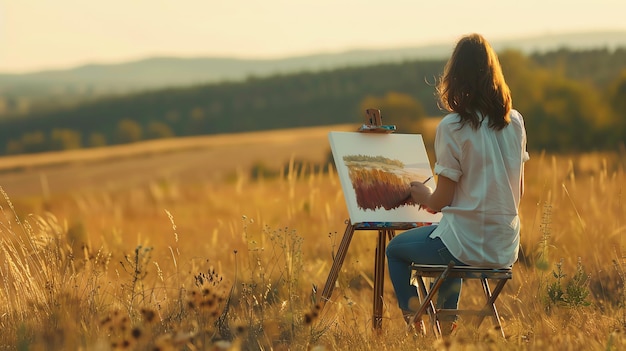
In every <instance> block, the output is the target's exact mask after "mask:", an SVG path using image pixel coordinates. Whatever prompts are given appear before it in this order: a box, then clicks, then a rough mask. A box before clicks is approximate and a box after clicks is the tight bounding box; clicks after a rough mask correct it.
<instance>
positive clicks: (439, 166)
mask: <svg viewBox="0 0 626 351" xmlns="http://www.w3.org/2000/svg"><path fill="white" fill-rule="evenodd" d="M510 117H511V123H509V124H508V125H507V126H506V127H505V128H504V129H502V130H499V131H496V130H493V129H491V128H489V126H488V117H486V118H484V119H483V122H482V123H481V125H480V127H479V128H478V129H476V130H475V129H473V128H472V127H471V126H470V125H469V124H466V125H464V126H463V127H462V128H461V124H460V123H459V121H460V117H459V115H458V114H456V113H451V114H448V115H447V116H445V117H444V118H443V119H442V120H441V122H440V123H439V125H438V126H437V135H436V138H435V155H436V159H437V162H436V163H435V174H438V175H442V176H444V177H447V178H450V179H451V180H453V181H455V182H456V189H455V192H454V198H453V199H452V203H451V204H450V205H449V206H446V207H444V208H443V209H442V210H441V212H442V218H441V221H440V223H439V226H438V227H437V228H436V229H435V230H434V231H433V233H432V234H431V235H430V237H431V238H435V237H440V238H441V240H442V241H443V243H444V244H445V245H446V247H447V248H448V250H449V251H450V253H451V254H452V255H453V256H454V257H456V258H457V259H458V260H460V261H461V262H464V263H466V264H468V265H473V266H482V267H492V268H501V267H508V266H511V265H512V264H513V263H514V262H515V261H517V254H518V249H519V241H520V219H519V215H518V208H519V202H520V196H521V194H520V181H521V171H522V164H523V163H524V162H526V161H527V160H528V159H529V155H528V152H527V151H526V130H525V128H524V120H523V118H522V115H521V114H520V113H519V112H517V111H515V110H511V113H510Z"/></svg>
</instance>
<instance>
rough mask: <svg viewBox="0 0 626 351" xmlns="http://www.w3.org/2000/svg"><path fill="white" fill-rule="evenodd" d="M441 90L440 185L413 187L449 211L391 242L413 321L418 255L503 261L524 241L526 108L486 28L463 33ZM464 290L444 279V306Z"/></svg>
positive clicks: (436, 208)
mask: <svg viewBox="0 0 626 351" xmlns="http://www.w3.org/2000/svg"><path fill="white" fill-rule="evenodd" d="M437 93H438V95H439V100H440V103H441V105H442V107H444V108H445V109H446V110H448V111H449V112H450V113H449V114H448V115H446V116H445V117H444V118H443V119H442V120H441V122H440V123H439V125H438V126H437V135H436V138H435V156H436V163H435V174H436V175H437V176H438V182H437V187H436V189H435V190H434V191H433V190H432V189H430V188H429V187H428V186H426V185H424V184H422V183H421V182H414V183H411V188H410V195H411V197H412V199H413V201H414V202H415V203H417V204H419V205H420V206H421V207H422V208H425V209H426V210H428V211H431V212H442V218H441V221H440V223H439V225H434V226H426V227H419V228H415V229H411V230H408V231H406V232H405V233H402V234H400V235H398V236H396V237H395V238H394V239H393V240H391V241H390V242H389V245H388V246H387V259H388V263H389V274H390V278H391V281H392V283H393V286H394V289H395V292H396V296H397V298H398V305H399V306H400V308H401V309H402V311H403V315H404V316H405V320H407V321H408V318H409V317H410V316H411V315H412V314H413V313H414V311H416V310H417V308H418V307H419V300H418V298H417V291H416V289H415V287H413V286H411V285H410V284H409V279H410V274H411V272H410V267H409V266H410V264H411V263H412V262H413V263H420V264H447V263H449V262H450V261H451V260H452V261H454V262H455V263H456V264H457V265H472V266H481V267H493V268H502V267H508V266H511V265H512V264H513V263H514V262H515V261H516V260H517V254H518V249H519V238H520V220H519V215H518V208H519V202H520V198H521V196H522V193H523V183H524V162H526V161H527V160H528V158H529V156H528V153H527V152H526V131H525V128H524V121H523V118H522V116H521V115H520V114H519V113H518V112H517V111H515V110H512V109H511V93H510V91H509V87H508V86H507V84H506V82H505V80H504V76H503V75H502V69H501V67H500V63H499V62H498V58H497V55H496V53H495V52H494V51H493V49H492V48H491V46H490V45H489V43H488V42H487V41H486V40H485V39H484V38H483V37H482V36H481V35H479V34H471V35H468V36H465V37H463V38H461V39H460V40H459V42H458V43H457V45H456V47H455V49H454V52H453V53H452V56H451V57H450V59H449V61H448V62H447V64H446V66H445V69H444V73H443V76H442V78H441V79H440V80H439V83H438V86H437ZM408 191H409V190H407V192H408ZM407 195H408V194H407ZM460 293H461V279H459V278H457V279H447V280H445V281H444V283H443V284H442V285H441V287H440V290H439V295H438V299H437V306H438V308H445V309H456V308H457V306H458V302H459V297H460ZM455 320H456V317H454V316H452V317H451V319H450V320H447V321H445V320H444V321H442V323H441V324H442V326H441V327H442V332H444V333H449V332H451V331H452V329H453V328H454V327H455V326H456V323H455Z"/></svg>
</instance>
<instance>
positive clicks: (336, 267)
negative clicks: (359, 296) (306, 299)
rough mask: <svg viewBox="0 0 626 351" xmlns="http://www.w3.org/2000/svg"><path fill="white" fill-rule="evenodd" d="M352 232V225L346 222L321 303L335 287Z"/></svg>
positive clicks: (324, 301) (325, 300)
mask: <svg viewBox="0 0 626 351" xmlns="http://www.w3.org/2000/svg"><path fill="white" fill-rule="evenodd" d="M353 234H354V226H353V225H352V224H350V223H348V226H347V227H346V230H345V232H344V233H343V238H342V239H341V243H340V244H339V249H338V250H337V255H336V256H335V259H334V260H333V266H332V268H331V269H330V273H328V278H327V279H326V284H325V285H324V290H323V291H322V298H321V302H322V303H323V304H326V302H327V301H328V300H330V296H331V295H332V294H333V289H335V282H336V281H337V277H338V276H339V271H340V270H341V266H342V265H343V260H344V259H345V258H346V252H348V246H350V241H351V240H352V235H353Z"/></svg>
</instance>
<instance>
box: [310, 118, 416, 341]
mask: <svg viewBox="0 0 626 351" xmlns="http://www.w3.org/2000/svg"><path fill="white" fill-rule="evenodd" d="M365 113H366V117H367V118H366V121H367V123H366V124H365V125H363V126H362V127H361V128H359V132H362V133H392V132H393V131H395V127H393V126H383V124H382V119H381V116H380V111H379V110H376V109H367V110H366V111H365ZM413 227H414V226H413V225H411V224H409V223H407V226H406V227H405V226H402V225H401V224H399V225H395V226H393V227H379V226H376V225H372V224H352V223H351V222H350V221H349V220H348V224H347V226H346V230H345V232H344V233H343V238H342V239H341V243H340V244H339V249H338V250H337V255H336V256H335V258H334V260H333V266H332V268H331V269H330V273H329V274H328V278H327V279H326V284H325V285H324V290H323V291H322V295H321V301H322V303H323V304H326V302H327V301H328V300H330V297H331V295H332V294H333V289H334V288H335V283H336V281H337V277H338V276H339V271H340V270H341V266H342V265H343V261H344V259H345V258H346V253H347V252H348V246H350V241H352V236H353V234H354V231H355V230H376V231H378V242H377V244H376V254H375V255H376V256H375V259H374V298H373V317H372V326H373V328H374V329H380V328H382V325H383V318H382V316H383V288H384V284H385V248H386V246H387V240H391V239H392V238H393V237H394V236H395V231H396V230H401V229H409V228H413Z"/></svg>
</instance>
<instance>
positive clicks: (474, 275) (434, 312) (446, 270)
mask: <svg viewBox="0 0 626 351" xmlns="http://www.w3.org/2000/svg"><path fill="white" fill-rule="evenodd" d="M424 278H435V280H434V281H433V282H432V283H431V284H430V286H429V287H428V288H427V287H426V283H425V281H424ZM447 278H462V279H478V280H480V282H481V285H482V288H483V292H484V294H485V305H484V306H483V308H482V309H479V310H460V309H440V308H436V306H435V304H434V303H433V301H432V299H433V297H434V295H435V294H436V293H437V291H438V290H439V287H440V286H441V283H443V281H444V280H445V279H447ZM512 278H513V269H512V268H511V267H507V268H485V267H475V266H455V263H454V262H453V261H451V262H450V263H449V264H447V265H432V264H416V263H413V264H411V285H415V286H416V288H417V291H418V295H419V296H420V302H421V304H420V307H419V309H418V310H417V312H416V313H415V314H414V316H413V319H412V320H411V322H412V323H410V325H412V324H413V323H414V322H415V321H417V320H418V319H420V318H421V317H422V315H423V314H424V313H425V312H426V313H427V314H428V316H429V318H430V322H431V326H432V327H433V328H432V330H433V331H434V332H435V333H436V334H437V336H440V335H441V328H440V323H439V322H440V321H439V318H440V317H442V316H446V315H474V316H477V317H478V321H477V327H478V326H480V324H481V323H482V321H483V320H484V318H485V317H486V316H491V317H492V319H493V322H494V325H495V326H496V327H498V328H499V329H500V332H501V334H502V336H503V337H504V336H505V335H504V330H503V329H502V325H501V324H500V317H499V316H498V310H497V309H496V305H495V302H496V299H497V298H498V296H499V295H500V292H502V289H503V288H504V285H505V284H506V283H507V282H508V281H509V280H510V279H512ZM488 280H494V281H497V284H496V287H495V288H494V290H493V291H492V290H491V288H490V286H489V281H488Z"/></svg>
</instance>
